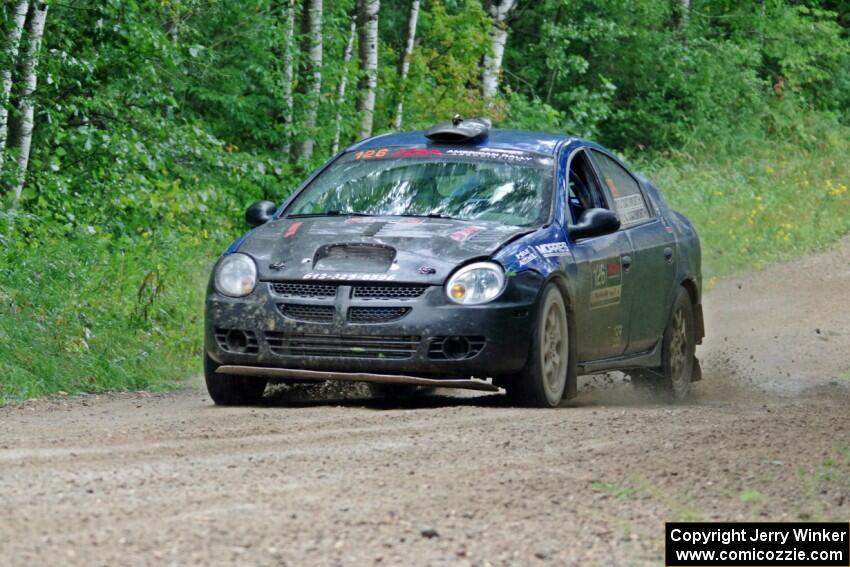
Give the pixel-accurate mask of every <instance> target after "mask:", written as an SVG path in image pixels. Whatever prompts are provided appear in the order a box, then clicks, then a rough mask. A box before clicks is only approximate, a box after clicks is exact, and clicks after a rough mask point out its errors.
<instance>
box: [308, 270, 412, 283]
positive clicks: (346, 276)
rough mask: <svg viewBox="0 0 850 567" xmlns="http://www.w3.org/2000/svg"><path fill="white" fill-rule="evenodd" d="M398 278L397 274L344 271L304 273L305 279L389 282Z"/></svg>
mask: <svg viewBox="0 0 850 567" xmlns="http://www.w3.org/2000/svg"><path fill="white" fill-rule="evenodd" d="M395 278H396V275H395V274H361V273H342V272H310V273H308V274H304V277H303V279H305V280H318V281H322V280H329V281H366V282H389V281H393V280H394V279H395Z"/></svg>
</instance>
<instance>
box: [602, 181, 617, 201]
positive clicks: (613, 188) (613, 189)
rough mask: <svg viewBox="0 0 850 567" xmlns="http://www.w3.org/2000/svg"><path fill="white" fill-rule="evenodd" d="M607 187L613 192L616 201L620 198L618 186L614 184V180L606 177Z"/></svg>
mask: <svg viewBox="0 0 850 567" xmlns="http://www.w3.org/2000/svg"><path fill="white" fill-rule="evenodd" d="M605 185H607V186H608V189H609V190H610V191H611V196H613V197H614V199H615V200H616V199H619V198H620V190H619V189H617V184H616V183H614V180H613V179H611V178H610V177H606V178H605Z"/></svg>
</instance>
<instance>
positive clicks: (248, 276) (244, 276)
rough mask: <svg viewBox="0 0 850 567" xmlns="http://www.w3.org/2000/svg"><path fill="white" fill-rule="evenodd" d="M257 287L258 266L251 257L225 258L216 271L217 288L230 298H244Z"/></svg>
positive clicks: (232, 256) (234, 255) (239, 255)
mask: <svg viewBox="0 0 850 567" xmlns="http://www.w3.org/2000/svg"><path fill="white" fill-rule="evenodd" d="M256 285H257V265H256V264H255V263H254V260H252V259H251V257H250V256H246V255H245V254H230V255H229V256H225V257H224V259H222V261H221V262H219V263H218V267H217V268H216V270H215V288H216V289H217V290H218V292H219V293H222V294H224V295H229V296H230V297H244V296H246V295H248V294H249V293H251V292H252V291H254V287H255V286H256Z"/></svg>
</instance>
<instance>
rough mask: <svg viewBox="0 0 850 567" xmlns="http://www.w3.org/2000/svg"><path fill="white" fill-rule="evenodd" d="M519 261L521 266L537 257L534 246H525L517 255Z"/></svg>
mask: <svg viewBox="0 0 850 567" xmlns="http://www.w3.org/2000/svg"><path fill="white" fill-rule="evenodd" d="M516 259H517V263H518V264H519V265H520V267H523V266H525V265H526V264H528V263H529V262H532V261H533V260H536V259H537V254H535V252H534V249H533V248H523V249H522V250H520V251H519V252H517V255H516Z"/></svg>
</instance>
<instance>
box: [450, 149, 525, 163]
mask: <svg viewBox="0 0 850 567" xmlns="http://www.w3.org/2000/svg"><path fill="white" fill-rule="evenodd" d="M446 155H450V156H458V157H472V158H484V159H500V160H505V161H514V162H529V161H534V158H533V157H531V156H527V155H524V154H518V153H512V152H500V151H495V150H446Z"/></svg>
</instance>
